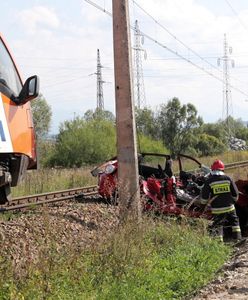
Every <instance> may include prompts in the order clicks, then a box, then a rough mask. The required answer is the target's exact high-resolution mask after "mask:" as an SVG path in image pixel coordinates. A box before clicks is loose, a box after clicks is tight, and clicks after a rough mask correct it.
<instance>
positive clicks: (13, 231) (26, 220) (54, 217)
mask: <svg viewBox="0 0 248 300" xmlns="http://www.w3.org/2000/svg"><path fill="white" fill-rule="evenodd" d="M117 223H118V207H116V206H109V205H106V204H103V203H87V205H85V203H84V204H82V203H80V202H76V201H71V202H64V203H59V204H54V205H53V206H49V207H45V208H39V209H35V211H32V210H31V211H27V212H26V213H24V214H23V213H19V214H14V215H9V216H8V215H0V244H1V248H0V256H1V255H2V254H5V255H6V254H7V255H10V256H11V258H12V261H13V264H14V265H15V270H16V272H17V273H19V272H22V268H23V266H25V265H26V263H27V262H28V261H35V260H36V259H38V258H39V254H40V253H41V252H42V251H43V250H44V247H46V244H48V245H50V244H51V240H52V241H53V242H54V245H55V247H56V249H57V250H58V251H60V249H63V248H67V247H72V246H73V244H74V246H76V247H77V248H81V247H82V248H85V247H88V246H90V247H92V245H94V244H96V243H97V242H101V240H102V239H104V237H105V236H107V234H108V232H109V231H111V230H112V229H113V228H114V227H115V226H116V224H117ZM51 229H52V230H51ZM191 299H192V300H199V299H209V300H214V299H223V300H229V299H230V300H235V299H247V300H248V239H246V240H243V241H242V242H240V243H239V244H236V246H235V252H234V254H233V256H232V258H231V259H230V261H228V262H227V263H226V264H225V265H224V266H223V268H222V269H221V270H220V271H219V273H218V276H217V278H216V279H215V280H214V281H213V282H211V283H210V284H209V285H208V286H206V287H204V288H203V289H202V290H201V291H200V292H199V293H198V294H197V296H195V297H194V298H191Z"/></svg>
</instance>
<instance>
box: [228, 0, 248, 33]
mask: <svg viewBox="0 0 248 300" xmlns="http://www.w3.org/2000/svg"><path fill="white" fill-rule="evenodd" d="M225 1H226V3H227V4H228V6H229V7H230V8H231V10H232V12H233V13H234V15H236V17H237V19H238V21H239V23H240V24H241V26H242V27H243V28H244V29H245V30H246V31H247V32H248V28H247V27H246V25H245V24H244V23H243V21H242V20H241V19H240V18H239V15H238V13H237V12H236V10H235V9H234V8H233V7H232V6H231V4H230V3H229V1H228V0H225Z"/></svg>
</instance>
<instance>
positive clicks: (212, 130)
mask: <svg viewBox="0 0 248 300" xmlns="http://www.w3.org/2000/svg"><path fill="white" fill-rule="evenodd" d="M200 129H201V130H200V131H201V133H202V134H203V133H205V134H207V135H210V136H214V137H215V138H217V139H218V140H219V141H221V142H222V143H223V144H225V145H227V133H226V129H225V126H224V124H223V123H222V122H217V123H207V124H203V125H202V126H201V128H200Z"/></svg>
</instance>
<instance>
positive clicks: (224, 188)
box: [209, 180, 231, 195]
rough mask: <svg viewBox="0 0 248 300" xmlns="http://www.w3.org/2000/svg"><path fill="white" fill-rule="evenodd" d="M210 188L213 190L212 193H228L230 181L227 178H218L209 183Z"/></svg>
mask: <svg viewBox="0 0 248 300" xmlns="http://www.w3.org/2000/svg"><path fill="white" fill-rule="evenodd" d="M209 185H210V187H211V189H212V190H213V194H214V195H218V194H224V193H230V192H231V188H230V181H229V180H220V181H218V182H216V181H215V182H212V183H210V184H209Z"/></svg>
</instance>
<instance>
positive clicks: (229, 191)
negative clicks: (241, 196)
mask: <svg viewBox="0 0 248 300" xmlns="http://www.w3.org/2000/svg"><path fill="white" fill-rule="evenodd" d="M238 193H239V192H238V188H237V186H236V184H235V183H234V182H233V180H232V179H231V178H230V177H229V176H227V175H225V174H224V173H223V172H221V174H220V175H215V174H214V175H212V174H211V175H209V178H208V179H207V181H206V182H205V184H204V186H203V188H202V194H201V203H202V204H205V205H210V206H211V212H212V214H223V213H228V212H231V211H233V210H235V206H234V203H235V202H236V201H237V199H238Z"/></svg>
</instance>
